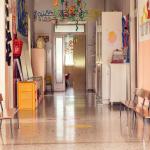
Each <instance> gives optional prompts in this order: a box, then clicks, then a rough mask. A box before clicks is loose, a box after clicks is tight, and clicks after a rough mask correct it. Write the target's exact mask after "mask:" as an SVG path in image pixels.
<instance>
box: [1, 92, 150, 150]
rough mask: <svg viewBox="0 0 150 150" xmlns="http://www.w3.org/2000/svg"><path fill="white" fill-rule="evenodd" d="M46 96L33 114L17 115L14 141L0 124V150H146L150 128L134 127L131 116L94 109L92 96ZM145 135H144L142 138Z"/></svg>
mask: <svg viewBox="0 0 150 150" xmlns="http://www.w3.org/2000/svg"><path fill="white" fill-rule="evenodd" d="M72 95H73V93H72V94H71V95H69V92H68V93H56V94H54V95H47V96H45V101H43V102H42V103H41V105H40V106H39V108H38V109H37V111H36V112H29V111H24V112H20V113H19V116H20V129H19V130H18V129H16V124H15V123H16V122H15V121H14V130H13V131H14V137H13V138H11V134H10V130H9V124H8V123H7V122H4V123H3V126H2V130H1V131H2V132H1V136H0V150H28V149H29V150H149V149H150V144H149V141H150V125H149V123H148V122H147V123H146V125H145V129H144V132H143V121H142V119H141V118H140V117H138V118H137V120H136V123H135V126H133V125H134V124H133V123H134V122H133V121H132V120H131V119H132V118H131V117H132V116H131V114H129V115H128V117H127V114H126V113H125V112H123V113H122V119H121V120H120V114H119V109H118V107H117V106H113V107H111V109H110V107H109V106H107V105H97V104H96V101H95V96H94V94H86V95H85V94H84V93H83V92H80V93H79V92H78V94H75V95H76V96H72ZM143 133H144V134H143Z"/></svg>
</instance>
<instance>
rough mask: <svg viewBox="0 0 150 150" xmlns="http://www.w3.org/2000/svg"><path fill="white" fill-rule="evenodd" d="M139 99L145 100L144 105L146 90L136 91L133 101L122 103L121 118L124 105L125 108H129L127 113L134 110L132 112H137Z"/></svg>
mask: <svg viewBox="0 0 150 150" xmlns="http://www.w3.org/2000/svg"><path fill="white" fill-rule="evenodd" d="M138 98H141V99H142V100H143V104H144V99H145V90H144V89H135V93H134V99H133V100H131V99H129V100H126V101H125V102H121V103H120V117H121V106H122V105H123V107H125V108H127V111H128V110H132V111H134V112H136V109H137V106H138ZM143 104H142V105H143Z"/></svg>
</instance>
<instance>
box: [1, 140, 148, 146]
mask: <svg viewBox="0 0 150 150" xmlns="http://www.w3.org/2000/svg"><path fill="white" fill-rule="evenodd" d="M108 143H109V144H137V143H139V144H140V143H142V141H127V142H121V141H120V142H119V141H118V142H113V141H99V142H73V143H72V142H68V143H67V142H66V143H65V142H64V143H63V142H62V143H59V142H56V143H55V142H52V143H14V144H11V143H10V144H0V146H12V145H13V146H19V145H22V146H23V145H68V144H69V145H76V144H108ZM146 143H149V142H146Z"/></svg>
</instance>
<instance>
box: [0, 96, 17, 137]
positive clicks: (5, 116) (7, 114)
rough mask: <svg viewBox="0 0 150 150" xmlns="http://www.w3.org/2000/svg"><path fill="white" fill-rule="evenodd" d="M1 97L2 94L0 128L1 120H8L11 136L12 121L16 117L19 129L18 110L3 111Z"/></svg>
mask: <svg viewBox="0 0 150 150" xmlns="http://www.w3.org/2000/svg"><path fill="white" fill-rule="evenodd" d="M2 101H3V97H2V94H0V108H1V111H0V128H1V126H2V121H3V120H9V121H10V130H11V136H13V130H12V119H13V118H14V117H15V116H16V115H17V124H18V128H19V118H18V114H17V112H18V109H4V108H3V105H2Z"/></svg>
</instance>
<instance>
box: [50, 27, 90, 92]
mask: <svg viewBox="0 0 150 150" xmlns="http://www.w3.org/2000/svg"><path fill="white" fill-rule="evenodd" d="M63 25H68V24H63ZM71 25H72V24H71ZM84 26H85V27H84V28H85V30H84V32H55V25H54V26H53V31H54V34H53V43H54V45H53V52H52V56H53V59H52V64H53V87H52V88H53V91H54V92H57V90H55V87H54V84H55V81H54V80H55V79H54V77H55V69H56V68H55V65H56V64H55V53H54V52H55V48H56V42H55V39H56V37H63V41H64V37H65V36H67V35H68V34H70V35H84V36H85V78H86V80H85V81H87V71H86V67H87V66H86V65H87V50H86V46H87V43H86V42H87V41H86V24H84ZM63 49H64V48H63ZM63 55H64V53H63ZM63 64H64V62H63ZM63 69H65V66H64V67H63ZM63 78H64V81H65V76H64V77H63ZM86 88H87V84H86V82H85V90H86ZM58 91H61V90H58ZM63 91H65V90H63Z"/></svg>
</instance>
